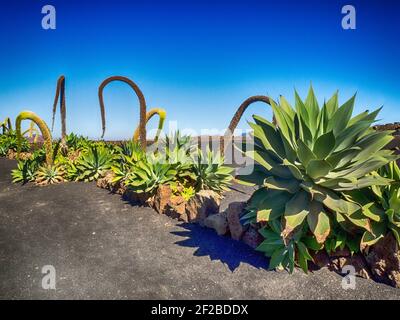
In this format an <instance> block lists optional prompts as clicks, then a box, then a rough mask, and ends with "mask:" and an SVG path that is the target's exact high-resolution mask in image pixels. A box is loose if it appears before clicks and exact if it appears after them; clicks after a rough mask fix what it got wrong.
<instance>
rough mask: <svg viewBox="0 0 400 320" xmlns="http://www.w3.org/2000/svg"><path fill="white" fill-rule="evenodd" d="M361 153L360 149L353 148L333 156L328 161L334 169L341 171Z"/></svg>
mask: <svg viewBox="0 0 400 320" xmlns="http://www.w3.org/2000/svg"><path fill="white" fill-rule="evenodd" d="M359 152H360V148H359V147H351V148H349V149H344V150H341V151H339V152H335V153H333V154H331V155H330V156H329V157H328V158H327V159H326V161H328V162H329V164H330V165H331V166H332V168H336V169H339V168H342V167H343V166H345V165H347V164H348V163H349V162H350V161H352V160H353V159H354V157H355V156H356V155H357V154H358V153H359Z"/></svg>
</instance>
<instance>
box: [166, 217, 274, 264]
mask: <svg viewBox="0 0 400 320" xmlns="http://www.w3.org/2000/svg"><path fill="white" fill-rule="evenodd" d="M177 226H179V227H181V228H183V229H185V231H174V232H171V233H172V234H174V235H177V236H180V237H183V238H186V239H184V240H181V241H177V242H175V244H177V245H179V246H182V247H190V248H197V250H196V251H195V252H194V256H209V257H210V259H211V260H219V261H221V262H222V263H224V264H226V265H227V266H228V268H229V269H230V270H231V271H232V272H233V271H234V270H235V269H236V268H237V267H239V265H240V264H241V263H246V264H249V265H251V266H253V267H255V268H257V269H267V267H268V259H267V258H266V257H265V256H263V255H262V254H261V253H258V252H256V251H254V250H253V249H252V248H250V247H249V246H248V245H246V244H244V243H242V242H240V241H235V240H232V239H231V238H228V237H222V236H219V235H218V234H216V233H215V232H214V230H212V229H209V228H203V227H201V226H199V225H197V224H192V223H181V224H178V225H177Z"/></svg>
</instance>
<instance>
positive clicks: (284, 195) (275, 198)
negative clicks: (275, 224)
mask: <svg viewBox="0 0 400 320" xmlns="http://www.w3.org/2000/svg"><path fill="white" fill-rule="evenodd" d="M269 192H270V195H269V196H268V197H265V198H264V199H263V200H262V201H261V202H260V204H259V205H258V206H257V222H261V221H270V220H275V219H277V218H279V217H281V216H282V215H283V214H284V212H285V205H286V203H287V202H288V201H289V200H290V199H291V197H292V195H291V194H290V193H288V192H281V191H275V190H270V191H269Z"/></svg>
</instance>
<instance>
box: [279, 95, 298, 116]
mask: <svg viewBox="0 0 400 320" xmlns="http://www.w3.org/2000/svg"><path fill="white" fill-rule="evenodd" d="M279 102H280V106H281V108H282V109H283V110H284V111H285V112H286V114H287V115H289V116H290V118H291V119H292V120H294V117H295V115H296V112H295V111H294V110H293V108H292V106H291V105H290V104H289V102H288V101H287V100H286V99H285V97H284V96H282V95H281V96H279Z"/></svg>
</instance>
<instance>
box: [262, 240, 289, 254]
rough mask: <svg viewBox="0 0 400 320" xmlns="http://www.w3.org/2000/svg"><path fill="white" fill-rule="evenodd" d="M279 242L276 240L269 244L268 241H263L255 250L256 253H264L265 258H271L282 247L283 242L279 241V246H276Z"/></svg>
mask: <svg viewBox="0 0 400 320" xmlns="http://www.w3.org/2000/svg"><path fill="white" fill-rule="evenodd" d="M278 242H279V241H278V240H276V241H275V243H270V242H269V241H268V240H264V241H263V242H261V243H260V245H259V246H258V247H257V248H256V251H260V252H262V253H264V254H265V255H266V256H267V257H271V256H272V255H273V254H274V252H275V251H276V250H277V249H280V248H282V247H283V246H284V244H283V241H282V240H280V242H281V244H277V243H278Z"/></svg>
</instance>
